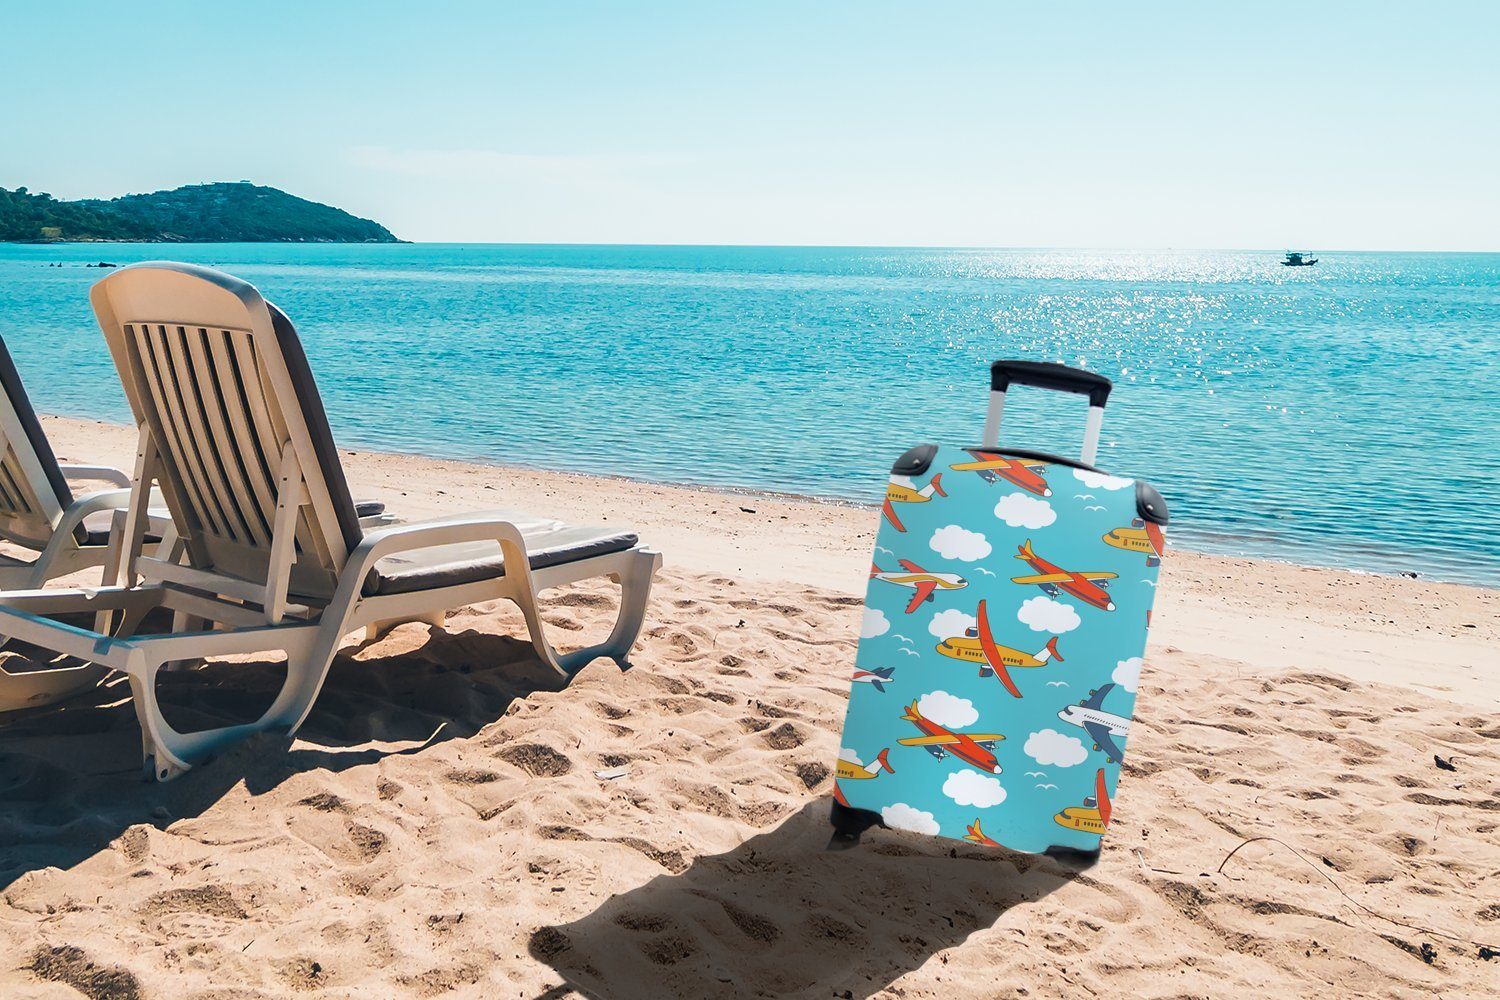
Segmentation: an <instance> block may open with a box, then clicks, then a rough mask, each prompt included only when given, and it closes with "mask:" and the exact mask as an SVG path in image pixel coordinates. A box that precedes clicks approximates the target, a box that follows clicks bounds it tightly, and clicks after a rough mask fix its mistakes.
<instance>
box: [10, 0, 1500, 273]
mask: <svg viewBox="0 0 1500 1000" xmlns="http://www.w3.org/2000/svg"><path fill="white" fill-rule="evenodd" d="M0 25H3V28H0V66H3V68H4V79H5V81H6V88H5V90H6V94H5V97H4V100H3V107H0V186H5V187H16V186H19V185H26V186H28V187H30V188H31V189H33V190H43V191H50V192H52V193H53V194H54V195H56V196H58V197H89V196H112V195H115V194H121V193H125V192H133V191H150V190H157V189H160V188H166V187H174V186H176V185H179V184H187V183H194V182H201V181H210V180H239V179H249V180H253V181H256V182H258V183H262V184H271V185H275V186H277V187H281V188H285V189H287V190H289V191H291V192H293V193H295V194H299V195H302V196H304V197H308V198H313V199H316V200H319V201H326V202H330V203H332V204H336V205H339V206H341V207H343V208H347V209H349V210H350V211H353V212H355V213H356V214H360V215H365V216H369V217H372V218H375V219H378V220H380V221H381V222H384V223H386V224H387V225H389V226H390V227H391V228H392V229H393V230H394V231H396V233H397V234H398V235H401V236H403V237H406V238H410V239H416V240H452V241H481V240H482V241H496V242H509V241H522V242H646V243H677V242H682V243H819V244H935V245H980V246H1090V247H1092V246H1099V247H1263V248H1279V247H1284V246H1294V245H1295V246H1302V245H1306V246H1308V247H1313V248H1323V249H1330V248H1348V249H1360V248H1368V249H1453V250H1460V249H1479V250H1500V124H1497V122H1500V58H1497V46H1500V4H1496V3H1490V2H1477V0H1476V2H1471V3H1427V2H1423V3H1416V2H1411V3H1381V2H1364V3H1342V2H1328V0H1307V2H1305V3H1300V4H1299V3H1297V2H1294V0H1283V2H1276V3H1249V2H1235V3H1229V2H1223V3H1218V2H1214V3H1172V4H1168V3H1152V2H1149V0H1141V2H1131V3H1122V2H1118V0H1111V2H1103V3H1035V2H1030V3H1002V2H1000V0H993V2H974V3H928V2H921V3H915V2H905V3H883V2H871V0H864V2H853V3H827V4H815V3H778V2H770V0H760V2H755V3H736V4H729V3H714V2H708V0H700V2H697V3H681V4H668V3H661V4H648V3H624V2H620V3H603V2H601V3H567V2H556V3H551V2H549V3H528V4H524V5H523V4H510V3H479V2H473V3H460V2H441V0H428V2H421V3H406V4H396V3H382V2H377V0H366V2H361V3H331V2H329V3H311V2H304V3H280V2H259V3H254V4H250V3H235V4H222V3H208V2H204V3H193V4H188V3H153V2H147V0H131V2H119V0H113V2H108V3H83V2H64V3H53V2H32V3H20V2H12V3H7V4H6V5H5V8H4V11H3V15H0Z"/></svg>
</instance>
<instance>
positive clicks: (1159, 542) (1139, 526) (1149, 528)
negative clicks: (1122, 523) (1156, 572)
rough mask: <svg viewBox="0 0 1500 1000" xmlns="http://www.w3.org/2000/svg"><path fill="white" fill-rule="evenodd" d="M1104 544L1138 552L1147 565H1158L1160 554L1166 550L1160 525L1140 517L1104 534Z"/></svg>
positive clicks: (1159, 563) (1164, 537) (1165, 539)
mask: <svg viewBox="0 0 1500 1000" xmlns="http://www.w3.org/2000/svg"><path fill="white" fill-rule="evenodd" d="M1104 542H1105V544H1106V545H1113V546H1114V547H1115V548H1117V549H1124V550H1125V551H1126V552H1139V553H1141V554H1142V555H1144V556H1145V557H1146V565H1147V566H1160V565H1161V554H1162V553H1163V552H1165V551H1166V548H1167V538H1166V536H1165V535H1164V534H1163V533H1162V530H1161V525H1158V524H1151V523H1149V522H1147V521H1143V520H1141V519H1140V518H1136V519H1135V520H1133V521H1131V522H1130V527H1128V528H1115V529H1114V530H1113V531H1110V532H1107V533H1106V534H1105V535H1104Z"/></svg>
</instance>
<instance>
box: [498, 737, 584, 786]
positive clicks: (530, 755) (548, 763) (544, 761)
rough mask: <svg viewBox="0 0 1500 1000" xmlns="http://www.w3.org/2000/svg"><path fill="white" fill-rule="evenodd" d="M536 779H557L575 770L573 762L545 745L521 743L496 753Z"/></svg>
mask: <svg viewBox="0 0 1500 1000" xmlns="http://www.w3.org/2000/svg"><path fill="white" fill-rule="evenodd" d="M495 756H496V757H499V758H500V759H501V760H503V761H505V762H506V763H507V764H514V765H515V766H516V767H519V768H520V769H521V770H523V771H525V772H526V773H527V774H529V775H531V776H532V777H534V778H557V777H561V776H562V775H564V774H567V773H568V772H569V771H571V770H573V762H572V761H571V760H569V759H568V758H567V757H566V756H565V755H563V754H560V753H558V752H557V751H556V750H554V749H552V748H551V747H549V746H547V745H546V744H544V743H520V744H517V745H516V746H510V747H505V748H504V749H503V750H499V751H497V752H496V753H495Z"/></svg>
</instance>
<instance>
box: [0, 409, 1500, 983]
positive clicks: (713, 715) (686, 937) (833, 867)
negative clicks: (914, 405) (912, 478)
mask: <svg viewBox="0 0 1500 1000" xmlns="http://www.w3.org/2000/svg"><path fill="white" fill-rule="evenodd" d="M44 424H45V428H46V431H47V433H48V435H49V437H50V438H51V440H52V441H53V444H54V447H55V448H56V450H57V451H58V453H59V456H60V457H61V458H62V459H63V460H64V461H75V462H88V463H108V464H114V465H124V466H127V467H128V464H129V460H130V456H131V455H132V453H133V447H134V436H133V432H131V431H130V430H129V429H126V428H122V427H115V426H111V425H105V424H97V423H93V422H84V421H77V420H65V419H59V418H46V419H45V420H44ZM345 467H346V470H347V472H348V475H349V479H350V486H351V490H352V491H353V493H354V494H355V495H356V496H358V497H362V498H363V497H369V498H377V499H381V500H384V501H386V503H387V504H388V506H389V507H390V509H391V510H392V511H393V512H395V513H398V514H400V515H401V516H403V517H406V518H409V519H417V518H422V517H427V516H431V515H436V514H443V513H455V512H462V511H470V510H478V509H489V508H515V509H527V510H531V511H535V512H539V513H546V514H551V515H555V516H557V517H560V518H564V519H574V520H583V521H600V520H603V521H605V522H606V523H608V524H611V525H614V524H628V525H631V526H633V527H635V528H636V529H637V530H638V531H639V533H640V535H641V536H642V538H643V539H644V540H646V541H648V542H650V543H651V544H653V545H654V546H655V547H657V548H658V549H660V550H661V551H662V552H663V553H664V555H665V557H666V568H665V569H664V571H663V573H662V576H661V577H660V578H659V580H658V584H657V589H656V591H655V596H654V599H653V606H652V611H651V615H650V619H649V623H648V625H647V629H646V632H645V635H644V636H643V638H642V641H641V643H640V645H639V646H638V648H637V651H636V653H635V655H634V657H633V662H634V669H632V670H630V671H628V672H623V673H622V672H620V671H619V670H617V669H616V668H615V667H614V666H613V665H612V664H607V663H602V662H601V663H595V664H594V665H592V666H590V667H589V668H587V669H586V670H584V671H583V672H582V673H581V674H580V675H579V676H578V677H576V678H575V679H574V680H573V681H572V683H570V684H568V685H567V686H566V687H563V686H562V685H561V684H560V683H559V681H558V679H557V678H556V677H555V676H553V675H551V674H550V672H548V671H547V670H546V669H545V668H544V667H542V665H541V664H540V663H538V662H537V661H536V660H535V659H533V657H532V655H531V648H530V645H529V644H528V643H527V642H526V641H525V639H524V635H525V630H524V626H523V625H522V622H521V617H520V615H519V613H518V612H516V611H515V610H514V609H513V608H512V607H511V606H509V605H503V606H491V605H482V606H477V607H472V608H469V609H465V610H464V611H462V612H460V613H457V614H455V615H453V616H452V617H451V618H450V621H449V624H448V627H447V628H446V630H443V631H438V630H434V629H431V628H429V627H427V626H418V625H406V626H402V627H401V628H399V629H397V630H396V631H395V632H393V633H391V634H390V635H389V636H387V637H385V638H384V639H382V640H380V641H379V642H376V643H374V644H371V645H364V646H354V647H350V648H349V649H347V650H346V651H345V653H344V654H343V655H341V657H340V658H339V660H338V661H337V662H336V663H335V666H334V669H333V673H332V676H331V678H330V681H329V684H328V686H327V688H326V689H325V691H324V693H323V695H322V698H321V700H320V702H319V703H318V706H317V708H316V709H315V712H314V714H313V716H312V718H311V719H310V721H309V723H308V725H307V726H306V728H305V729H304V730H303V731H302V733H301V734H299V737H298V739H296V740H295V741H291V743H290V747H288V741H287V740H285V739H276V738H271V737H260V738H257V739H255V740H252V741H249V742H247V743H244V744H242V745H240V746H239V747H237V748H235V749H234V750H233V751H231V752H230V753H228V754H226V755H224V756H223V757H221V758H219V759H216V760H214V761H212V762H210V763H208V764H207V765H204V766H202V767H200V768H197V769H195V770H193V771H192V772H190V773H189V774H188V775H186V776H185V777H183V778H182V779H180V780H178V781H175V782H171V783H168V784H164V785H147V784H143V783H142V782H141V781H140V778H139V767H138V764H137V757H138V751H139V737H138V733H137V729H136V723H135V718H134V714H133V712H132V710H131V708H130V705H129V701H128V694H127V692H126V690H125V688H124V685H123V684H120V683H115V684H112V685H109V686H106V687H103V688H100V689H99V690H97V691H96V692H94V693H93V694H91V695H90V696H88V697H86V698H83V699H79V700H76V701H74V702H72V703H69V704H66V705H64V706H59V707H54V708H50V709H41V710H36V711H34V712H27V713H19V714H18V716H17V717H15V718H10V719H4V720H0V904H3V905H0V996H5V997H48V998H50V997H58V998H62V997H76V996H79V995H83V996H87V997H90V998H102V997H121V998H133V997H141V998H152V997H168V996H172V997H198V998H205V1000H206V998H224V1000H228V998H231V997H233V998H249V997H280V996H287V995H297V996H303V995H306V996H327V997H378V996H422V997H427V996H443V995H453V996H485V997H537V998H540V997H546V998H561V997H567V996H571V995H580V996H591V997H733V996H759V997H777V996H807V997H866V996H881V997H904V998H944V1000H951V998H967V997H975V998H987V997H998V996H1030V997H1076V996H1091V995H1093V996H1103V995H1106V994H1114V995H1118V996H1149V997H1196V996H1268V997H1300V996H1310V995H1325V996H1326V995H1331V996H1370V997H1420V996H1443V997H1482V996H1491V995H1494V994H1495V993H1496V992H1497V991H1500V955H1496V954H1495V953H1494V951H1493V949H1500V882H1497V878H1500V715H1497V709H1500V683H1496V681H1495V676H1494V674H1495V670H1496V664H1497V662H1500V657H1497V652H1496V651H1497V649H1500V592H1496V591H1491V590H1482V589H1478V588H1471V587H1462V586H1456V585H1448V584H1438V583H1431V582H1428V581H1425V580H1410V579H1399V578H1387V577H1378V576H1369V575H1359V574H1351V573H1344V572H1335V571H1329V570H1317V569H1307V568H1302V567H1297V566H1292V565H1286V564H1279V563H1273V562H1267V561H1259V560H1252V559H1231V558H1221V557H1210V556H1204V555H1196V554H1191V553H1187V552H1179V551H1173V552H1171V553H1170V554H1169V557H1168V559H1167V560H1166V562H1165V564H1164V567H1163V579H1162V582H1161V589H1160V595H1161V596H1160V599H1159V601H1158V603H1157V606H1156V611H1155V618H1154V622H1153V629H1152V633H1151V647H1150V650H1149V653H1148V657H1147V663H1148V668H1147V671H1146V674H1145V675H1144V676H1143V680H1142V684H1141V689H1140V698H1139V702H1138V705H1137V710H1136V731H1135V732H1134V733H1133V735H1132V739H1131V742H1130V753H1129V756H1128V758H1127V759H1126V762H1125V770H1124V777H1123V780H1122V784H1121V788H1120V791H1119V794H1118V800H1117V801H1116V802H1115V819H1114V823H1113V825H1112V826H1111V829H1110V832H1109V835H1108V836H1107V837H1106V839H1105V844H1104V850H1103V853H1102V856H1101V858H1100V860H1099V862H1098V863H1097V864H1095V865H1094V866H1092V867H1089V868H1086V869H1080V868H1077V867H1072V866H1069V865H1067V864H1065V863H1062V862H1059V861H1056V860H1053V859H1050V858H1046V857H1032V856H1026V855H1019V854H1012V853H1008V852H1005V851H986V850H983V849H981V848H977V847H968V846H966V845H955V844H952V843H947V842H938V841H933V840H929V839H926V838H922V837H919V836H915V835H911V834H903V833H894V832H887V831H875V832H872V833H871V834H870V835H868V836H867V839H866V841H865V843H864V845H863V846H861V847H860V848H859V849H857V850H855V851H852V852H847V853H829V852H826V851H824V849H823V848H824V845H825V843H826V841H827V839H828V827H827V823H826V815H827V809H828V797H829V794H830V791H831V782H830V765H831V764H832V762H833V760H834V757H835V754H836V752H837V750H838V748H839V744H838V728H839V724H840V722H841V720H842V715H843V708H844V704H845V699H846V695H847V688H848V683H847V677H848V672H849V666H850V664H851V663H852V661H853V656H854V650H855V644H856V621H857V619H858V616H859V613H860V607H861V595H862V594H863V589H864V582H865V575H866V571H867V569H868V565H869V556H870V550H871V546H872V544H873V537H874V529H875V526H876V517H877V515H876V513H875V511H874V510H873V509H869V508H856V507H848V506H838V505H833V504H822V503H812V502H807V501H798V500H793V499H788V498H779V497H768V496H763V495H750V494H746V495H731V494H726V493H718V492H711V491H706V490H694V489H685V488H677V487H669V486H658V485H652V484H645V483H638V482H630V481H624V480H613V479H600V478H591V477H586V476H577V475H568V474H561V473H551V472H539V471H532V470H523V469H510V468H493V467H485V466H478V465H470V464H464V463H459V462H448V461H438V460H433V459H427V458H421V457H414V456H397V455H381V454H367V453H358V452H346V453H345ZM1168 499H1169V500H1170V497H1169V498H1168ZM613 596H614V593H613V589H612V588H611V587H609V586H607V585H604V584H598V585H594V586H588V587H582V588H578V589H573V590H568V591H562V592H557V593H555V594H552V595H551V598H550V600H549V602H548V607H549V610H548V612H547V615H546V618H547V622H548V624H549V626H550V628H551V630H552V632H551V635H552V637H553V639H554V640H555V641H557V642H558V643H559V644H560V645H563V646H564V647H565V648H567V647H568V646H570V645H575V644H576V645H581V644H583V643H585V642H588V641H592V640H594V639H595V638H596V637H598V636H600V635H601V634H602V632H603V631H604V630H605V629H606V628H607V627H608V624H609V622H610V621H611V620H612V612H613ZM575 636H576V639H574V640H573V641H572V642H570V637H575ZM172 680H173V682H174V683H173V687H174V689H175V690H174V698H175V699H176V702H175V703H176V705H177V707H178V710H179V711H180V712H182V713H183V716H184V717H193V718H198V719H203V720H207V719H215V718H222V717H223V716H224V713H225V712H228V711H231V710H233V709H234V708H235V707H236V706H237V704H239V703H241V702H242V701H243V700H244V699H245V697H246V696H247V693H248V696H250V697H264V696H265V695H266V694H267V692H268V691H269V690H270V689H271V686H272V684H273V681H274V676H273V671H272V668H271V667H270V666H269V665H256V664H249V665H247V664H233V665H210V666H208V667H206V668H204V669H202V670H200V671H196V672H190V673H188V674H181V675H172ZM288 750H290V752H288ZM601 771H603V772H606V773H617V774H618V776H616V777H600V776H599V772H601Z"/></svg>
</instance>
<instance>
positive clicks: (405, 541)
mask: <svg viewBox="0 0 1500 1000" xmlns="http://www.w3.org/2000/svg"><path fill="white" fill-rule="evenodd" d="M511 517H512V515H510V514H502V513H499V512H495V511H480V512H478V513H475V514H467V515H464V516H461V517H445V518H441V519H438V520H432V521H408V522H404V523H400V524H393V525H391V526H390V527H388V528H376V529H374V530H373V531H367V532H366V533H365V538H364V541H362V542H360V543H359V545H358V546H357V547H356V548H355V550H354V551H353V552H351V553H349V560H348V562H347V563H345V565H344V572H345V573H350V572H354V573H356V574H358V575H357V577H356V579H358V580H359V581H361V582H362V581H363V580H364V577H365V575H366V574H367V573H369V572H370V570H371V569H373V568H374V567H375V564H376V563H377V562H379V561H380V560H381V559H384V558H385V557H386V556H388V555H391V554H393V553H396V552H409V551H411V550H412V549H426V548H433V547H435V546H438V545H454V544H457V543H460V542H486V541H492V542H499V543H500V546H501V550H502V551H504V548H505V546H507V545H510V546H513V547H514V548H515V550H516V554H517V555H519V556H520V557H521V566H522V567H524V568H527V569H529V564H528V562H527V560H526V540H525V539H524V538H523V537H522V535H521V529H520V528H518V527H516V524H515V522H514V521H512V520H511Z"/></svg>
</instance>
